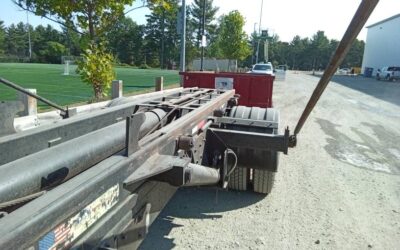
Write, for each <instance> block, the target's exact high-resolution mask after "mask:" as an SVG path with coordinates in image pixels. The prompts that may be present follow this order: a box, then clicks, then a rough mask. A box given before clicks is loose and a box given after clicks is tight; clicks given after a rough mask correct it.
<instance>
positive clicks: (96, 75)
mask: <svg viewBox="0 0 400 250" xmlns="http://www.w3.org/2000/svg"><path fill="white" fill-rule="evenodd" d="M113 60H114V58H113V56H112V55H111V54H110V53H107V51H106V49H105V46H104V44H102V43H99V44H94V43H93V44H90V45H89V48H88V49H86V51H85V53H84V54H83V60H82V61H81V62H79V63H78V68H77V71H78V73H79V74H80V75H81V79H82V81H84V82H86V83H87V84H89V85H91V86H92V88H93V91H94V93H95V98H96V100H99V99H101V98H103V97H104V96H106V93H107V91H108V90H109V89H110V86H111V82H112V80H114V79H115V73H114V70H113V65H112V62H113Z"/></svg>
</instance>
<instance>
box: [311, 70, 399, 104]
mask: <svg viewBox="0 0 400 250" xmlns="http://www.w3.org/2000/svg"><path fill="white" fill-rule="evenodd" d="M316 77H320V76H318V75H316ZM331 81H333V82H335V83H338V84H341V85H343V86H346V87H348V88H352V89H354V90H357V91H360V92H363V93H365V94H367V95H371V96H374V97H376V98H378V99H381V100H384V101H387V102H390V103H393V104H395V105H397V106H400V98H399V96H400V81H395V82H389V81H378V80H376V79H375V78H366V77H363V76H346V75H335V76H333V77H332V80H331Z"/></svg>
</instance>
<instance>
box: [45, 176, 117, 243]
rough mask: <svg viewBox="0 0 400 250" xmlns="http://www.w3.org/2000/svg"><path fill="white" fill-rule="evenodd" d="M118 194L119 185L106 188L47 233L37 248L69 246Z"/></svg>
mask: <svg viewBox="0 0 400 250" xmlns="http://www.w3.org/2000/svg"><path fill="white" fill-rule="evenodd" d="M118 196H119V186H118V184H117V185H115V186H112V187H111V188H110V189H108V190H107V191H106V192H105V193H104V194H102V195H101V196H99V197H98V198H97V199H96V200H94V201H93V202H92V203H90V204H89V205H87V206H86V207H85V208H84V209H82V210H81V211H80V212H78V213H77V214H76V215H74V216H73V217H71V218H70V219H68V220H67V221H65V222H63V223H62V224H59V225H58V226H56V227H55V228H54V229H53V230H52V231H50V232H49V233H47V234H46V235H45V236H44V237H43V238H42V239H41V240H40V241H39V242H38V249H39V250H59V249H67V248H69V247H70V246H71V244H72V243H73V241H74V240H76V239H77V238H78V237H79V236H80V235H81V234H83V233H84V232H85V231H86V230H87V229H88V228H89V227H90V226H91V225H93V224H94V223H95V222H96V221H98V220H99V219H100V217H101V216H103V215H104V214H105V213H106V212H107V211H108V210H110V209H111V208H112V207H113V206H114V205H115V204H116V203H117V202H118Z"/></svg>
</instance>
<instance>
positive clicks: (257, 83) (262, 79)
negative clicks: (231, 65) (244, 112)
mask: <svg viewBox="0 0 400 250" xmlns="http://www.w3.org/2000/svg"><path fill="white" fill-rule="evenodd" d="M179 74H180V75H182V76H183V87H199V88H212V89H213V88H217V89H220V88H223V89H232V88H233V89H235V90H236V94H239V95H240V98H239V105H244V106H248V107H261V108H271V107H272V89H273V82H274V77H273V76H270V75H262V74H246V73H214V72H198V71H195V72H180V73H179Z"/></svg>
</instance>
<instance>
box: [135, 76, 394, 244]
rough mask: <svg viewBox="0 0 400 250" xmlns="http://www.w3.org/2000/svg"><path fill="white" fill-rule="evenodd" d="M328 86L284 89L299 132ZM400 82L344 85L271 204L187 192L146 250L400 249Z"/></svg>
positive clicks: (286, 160)
mask: <svg viewBox="0 0 400 250" xmlns="http://www.w3.org/2000/svg"><path fill="white" fill-rule="evenodd" d="M317 81H318V78H317V77H313V76H311V75H307V74H303V73H297V72H288V74H287V78H286V81H284V82H282V81H278V82H276V84H275V90H274V91H275V93H274V104H275V106H276V107H277V108H278V109H280V111H281V124H282V125H284V126H287V125H288V126H290V128H292V129H293V128H294V126H295V125H296V122H297V119H298V118H299V116H300V114H301V112H302V110H303V108H304V106H305V104H306V102H307V100H308V98H309V96H310V95H311V93H312V90H313V88H314V87H315V85H316V83H317ZM399 106H400V82H383V81H382V82H379V81H376V80H374V79H365V78H362V77H350V76H337V77H334V79H333V81H332V82H331V84H330V85H329V86H328V88H327V90H326V92H325V93H324V95H323V96H322V98H321V99H320V101H319V103H318V105H317V107H316V109H315V110H314V111H313V112H312V114H311V116H310V118H309V120H308V122H307V123H306V124H305V126H304V127H303V130H302V132H301V134H300V136H299V137H298V146H297V148H295V149H292V150H290V152H289V155H287V156H284V155H282V156H281V161H280V169H279V171H278V173H277V175H276V182H275V186H274V190H273V192H272V193H271V194H269V195H268V196H266V197H265V196H262V195H258V194H254V193H251V192H234V191H229V192H227V191H221V190H219V191H217V190H216V189H214V188H190V189H181V190H180V191H178V192H177V193H176V195H175V196H174V198H173V199H172V200H171V201H170V203H169V204H168V205H167V207H166V208H165V209H164V210H163V212H162V213H161V214H160V216H159V217H158V219H157V220H156V221H155V223H154V224H153V225H152V227H151V229H150V234H149V235H148V236H147V238H146V240H145V241H144V242H143V244H142V246H141V249H171V248H176V249H370V248H372V249H400V178H399V174H400V145H399V143H398V141H399V138H400V107H399Z"/></svg>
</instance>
